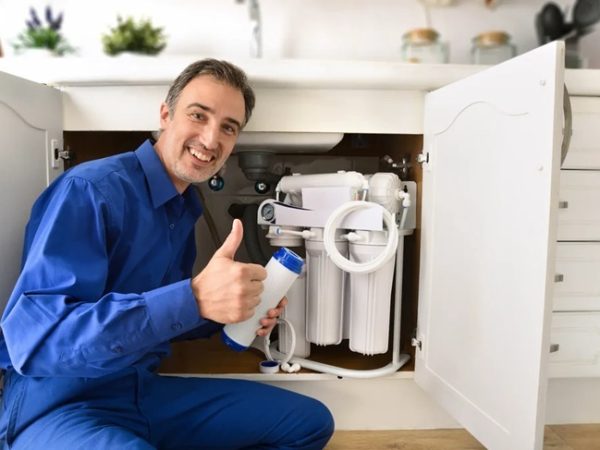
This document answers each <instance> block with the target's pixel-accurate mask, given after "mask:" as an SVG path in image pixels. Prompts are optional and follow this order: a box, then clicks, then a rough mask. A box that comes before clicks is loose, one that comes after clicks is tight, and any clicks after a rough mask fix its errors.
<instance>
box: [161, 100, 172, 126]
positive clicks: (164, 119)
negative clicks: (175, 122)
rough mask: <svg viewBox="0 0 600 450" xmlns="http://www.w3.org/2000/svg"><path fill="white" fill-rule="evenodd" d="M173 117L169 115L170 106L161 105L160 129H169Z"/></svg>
mask: <svg viewBox="0 0 600 450" xmlns="http://www.w3.org/2000/svg"><path fill="white" fill-rule="evenodd" d="M170 119H171V116H170V114H169V106H168V105H167V104H166V103H164V102H163V103H162V104H161V105H160V128H161V129H163V130H164V129H165V128H167V126H168V124H169V122H170Z"/></svg>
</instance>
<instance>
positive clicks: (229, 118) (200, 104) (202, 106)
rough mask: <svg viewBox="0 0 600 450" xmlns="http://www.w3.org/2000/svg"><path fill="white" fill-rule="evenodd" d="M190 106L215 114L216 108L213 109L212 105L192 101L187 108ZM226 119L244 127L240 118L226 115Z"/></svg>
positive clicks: (239, 126)
mask: <svg viewBox="0 0 600 450" xmlns="http://www.w3.org/2000/svg"><path fill="white" fill-rule="evenodd" d="M190 108H200V109H201V110H203V111H206V112H209V113H213V114H214V112H215V111H214V109H212V108H211V107H209V106H206V105H203V104H202V103H198V102H194V103H190V104H189V105H187V108H186V109H190ZM225 120H226V121H227V122H231V123H232V124H234V125H236V126H237V127H238V129H239V130H241V129H242V124H241V123H240V122H239V120H236V119H234V118H233V117H226V118H225Z"/></svg>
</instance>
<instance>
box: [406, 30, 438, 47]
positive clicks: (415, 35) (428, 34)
mask: <svg viewBox="0 0 600 450" xmlns="http://www.w3.org/2000/svg"><path fill="white" fill-rule="evenodd" d="M439 36H440V35H439V33H438V32H437V31H435V30H434V29H433V28H415V29H414V30H409V31H407V32H406V33H404V34H403V35H402V39H404V40H405V41H407V42H410V43H411V44H431V43H433V42H436V41H437V40H438V37H439Z"/></svg>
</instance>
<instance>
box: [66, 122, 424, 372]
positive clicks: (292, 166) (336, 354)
mask: <svg viewBox="0 0 600 450" xmlns="http://www.w3.org/2000/svg"><path fill="white" fill-rule="evenodd" d="M149 137H151V132H150V131H128V132H122V131H65V132H64V145H65V149H68V150H70V151H71V159H70V160H68V161H65V167H66V168H69V167H72V166H74V165H77V164H80V163H82V162H85V161H90V160H93V159H98V158H102V157H106V156H110V155H112V154H116V153H120V152H125V151H130V150H134V149H135V148H136V147H137V146H138V145H140V144H141V143H142V142H143V141H144V140H145V139H147V138H149ZM421 149H422V136H420V135H384V134H346V135H344V138H343V139H342V140H341V142H340V143H339V144H337V145H336V146H335V147H334V148H333V149H331V150H330V151H328V152H326V153H320V154H308V153H302V154H274V155H273V156H272V160H271V163H272V164H271V168H272V172H274V173H276V174H282V173H283V172H284V171H285V170H288V171H289V172H294V173H295V172H300V173H305V174H307V173H319V172H335V171H337V170H356V171H358V172H363V173H372V172H375V171H395V170H394V169H393V168H392V166H391V165H390V163H388V162H386V161H385V160H384V158H383V157H384V156H385V155H388V156H390V157H391V158H392V160H393V161H394V162H396V163H401V162H402V160H403V159H404V160H405V161H406V163H407V166H408V167H407V169H408V170H407V172H405V173H404V174H403V173H400V172H397V173H398V175H399V176H400V178H401V179H402V180H404V181H415V182H416V183H417V190H418V195H417V201H416V208H417V227H416V230H415V231H414V233H413V234H412V235H410V236H407V237H406V238H405V243H404V267H403V283H402V323H401V351H402V353H406V354H410V355H411V359H410V361H409V362H408V363H407V364H406V365H405V366H403V367H402V369H401V370H413V368H414V363H413V359H414V350H413V348H412V346H411V338H412V337H413V333H414V330H415V328H416V324H417V300H418V282H419V241H420V220H419V217H420V211H421V195H420V191H421V186H422V171H421V167H420V165H419V164H417V163H416V156H417V155H418V154H419V153H420V151H421ZM237 159H238V157H237V155H236V153H235V151H234V154H233V155H232V156H231V157H230V159H229V160H228V162H227V164H226V166H225V168H224V170H223V171H222V173H221V175H222V177H223V179H224V181H225V187H224V188H223V190H221V191H218V192H214V191H211V190H210V189H209V188H208V185H207V183H202V185H201V186H197V188H198V189H199V192H200V194H201V197H202V199H203V203H204V205H205V210H207V211H208V212H209V216H210V219H212V221H213V222H214V225H215V226H213V227H211V228H209V226H208V224H207V220H206V217H207V215H206V214H205V215H203V217H202V218H201V219H200V221H199V223H198V225H197V227H196V235H197V236H196V237H197V252H198V255H197V261H196V264H195V267H194V273H198V272H199V271H201V270H202V268H203V267H204V266H205V265H206V263H207V262H208V260H209V259H210V256H211V255H212V253H213V252H214V250H215V249H216V248H218V246H219V245H220V242H222V240H223V239H224V238H225V237H226V236H227V234H228V232H229V229H230V223H231V220H232V218H231V216H230V215H229V213H228V212H227V210H228V208H229V206H230V205H231V203H234V202H256V203H258V202H260V201H262V200H264V199H266V198H272V192H269V193H268V194H266V195H260V194H258V193H257V192H256V191H255V189H254V181H249V180H247V179H246V177H245V176H244V174H243V172H242V171H241V169H240V168H239V167H238V163H237ZM273 187H274V186H273ZM215 228H216V230H217V231H216V234H217V236H215ZM211 229H212V234H211ZM261 245H262V246H264V247H265V250H266V252H269V251H271V252H272V251H273V250H274V248H273V247H269V244H268V242H267V241H266V240H265V239H264V238H263V240H262V242H261ZM294 250H295V251H296V250H298V249H294ZM236 257H237V259H238V260H240V261H247V260H248V256H247V254H246V252H245V249H243V248H242V247H241V248H240V250H239V251H238V254H237V255H236ZM390 295H393V293H392V292H391V293H390ZM392 298H393V297H392ZM392 303H393V302H392ZM390 313H391V314H393V306H392V308H391V310H390ZM392 322H393V321H392V320H390V327H391V326H393V323H392ZM391 336H392V333H391V332H390V339H391ZM275 339H276V332H275V331H274V333H273V336H272V340H275ZM391 349H392V343H391V342H390V345H389V350H388V352H387V353H386V354H381V355H374V356H364V355H361V354H358V353H355V352H352V351H350V350H349V349H348V343H347V340H343V341H342V343H341V344H339V345H335V346H325V347H319V346H316V345H314V344H313V345H311V356H310V358H311V359H313V360H315V361H319V362H324V363H327V364H333V365H336V366H340V367H345V368H349V369H374V368H378V367H382V366H385V365H386V364H387V363H388V362H390V361H391ZM263 359H265V357H264V355H263V354H262V353H261V352H259V351H258V350H254V349H250V350H248V351H246V352H242V353H236V352H234V351H232V350H230V349H229V348H228V347H226V346H225V344H223V343H221V340H220V337H219V335H214V336H213V337H211V338H210V339H201V340H195V341H186V342H174V343H173V345H172V355H171V356H170V357H168V358H166V359H165V360H164V361H163V363H162V365H161V367H160V371H161V372H163V373H178V374H220V373H256V372H258V363H259V362H260V361H261V360H263ZM303 371H305V369H303Z"/></svg>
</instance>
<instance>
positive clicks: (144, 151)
mask: <svg viewBox="0 0 600 450" xmlns="http://www.w3.org/2000/svg"><path fill="white" fill-rule="evenodd" d="M135 155H136V156H137V158H138V160H139V162H140V165H141V166H142V170H143V172H144V175H145V177H146V181H147V183H148V188H149V189H150V197H151V198H152V206H154V208H158V207H160V206H162V205H164V204H165V203H167V202H168V201H169V200H171V199H173V198H175V197H177V196H178V195H179V193H178V192H177V189H175V185H174V184H173V181H171V178H170V177H169V174H168V173H167V170H166V169H165V166H164V165H163V163H162V161H161V160H160V158H159V157H158V154H157V153H156V150H155V148H154V145H153V144H152V141H150V139H147V140H146V141H145V142H144V143H143V144H142V145H140V146H139V147H138V149H137V150H136V151H135ZM182 197H183V199H184V201H185V204H186V207H187V208H188V209H189V211H190V212H191V213H192V214H193V215H194V216H195V217H200V215H201V214H202V204H201V203H200V199H199V198H198V193H197V192H196V190H195V189H194V187H193V186H191V185H190V186H188V188H187V189H186V190H185V191H184V192H183V195H182Z"/></svg>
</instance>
